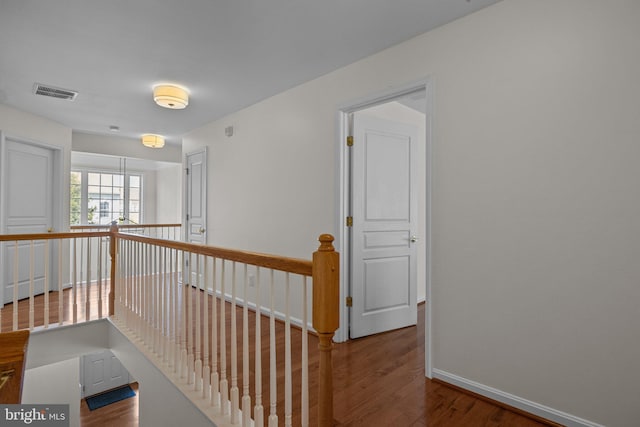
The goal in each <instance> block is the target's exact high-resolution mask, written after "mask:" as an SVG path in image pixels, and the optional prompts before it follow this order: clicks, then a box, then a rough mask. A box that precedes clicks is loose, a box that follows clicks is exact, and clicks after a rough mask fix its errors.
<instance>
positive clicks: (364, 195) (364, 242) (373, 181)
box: [350, 113, 418, 338]
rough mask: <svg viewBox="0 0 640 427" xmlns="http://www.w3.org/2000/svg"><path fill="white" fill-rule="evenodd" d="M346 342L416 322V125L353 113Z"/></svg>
mask: <svg viewBox="0 0 640 427" xmlns="http://www.w3.org/2000/svg"><path fill="white" fill-rule="evenodd" d="M352 135H353V137H354V143H353V147H352V151H351V153H352V193H351V194H352V218H353V226H352V227H351V233H352V234H351V254H352V260H351V296H352V304H353V305H352V308H351V310H350V337H351V338H357V337H362V336H366V335H371V334H375V333H379V332H384V331H388V330H392V329H397V328H402V327H405V326H409V325H415V324H416V323H417V302H416V286H417V283H416V282H417V264H416V242H417V237H416V232H417V225H418V221H417V219H418V218H417V215H418V208H417V191H416V188H417V185H416V179H417V159H416V157H417V156H416V154H415V153H416V150H417V144H418V129H417V127H415V126H412V125H409V124H405V123H399V122H394V121H390V120H383V119H380V118H377V117H372V116H367V115H365V114H363V113H355V114H354V117H353V134H352Z"/></svg>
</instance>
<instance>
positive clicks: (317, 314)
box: [313, 234, 340, 427]
mask: <svg viewBox="0 0 640 427" xmlns="http://www.w3.org/2000/svg"><path fill="white" fill-rule="evenodd" d="M318 240H319V241H320V247H319V248H318V250H317V251H316V252H314V254H313V328H314V329H315V330H316V332H317V333H318V337H319V338H320V342H319V344H318V348H319V350H320V369H319V371H320V373H319V381H318V426H319V427H325V426H332V425H333V368H332V362H331V351H332V349H333V334H334V333H335V331H336V330H337V329H338V327H339V326H340V313H339V299H340V289H339V284H340V271H339V262H340V255H339V254H338V253H337V252H336V250H335V249H334V247H333V245H332V242H333V236H332V235H330V234H323V235H321V236H320V237H319V239H318Z"/></svg>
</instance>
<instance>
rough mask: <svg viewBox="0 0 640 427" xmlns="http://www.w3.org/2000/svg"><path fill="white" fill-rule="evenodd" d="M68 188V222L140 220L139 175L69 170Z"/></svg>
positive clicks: (134, 221) (140, 181)
mask: <svg viewBox="0 0 640 427" xmlns="http://www.w3.org/2000/svg"><path fill="white" fill-rule="evenodd" d="M70 191H71V209H70V211H71V218H70V220H71V225H80V224H109V223H111V222H112V221H118V222H125V223H134V224H139V223H140V222H141V219H142V197H141V196H142V176H141V175H132V174H126V175H123V174H121V173H113V172H101V171H100V172H98V171H72V172H71V188H70Z"/></svg>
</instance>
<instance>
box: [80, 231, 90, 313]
mask: <svg viewBox="0 0 640 427" xmlns="http://www.w3.org/2000/svg"><path fill="white" fill-rule="evenodd" d="M81 279H82V278H81ZM89 289H91V240H90V239H89V238H88V237H87V281H86V282H85V284H84V321H85V322H88V321H89V319H90V317H91V303H90V302H89Z"/></svg>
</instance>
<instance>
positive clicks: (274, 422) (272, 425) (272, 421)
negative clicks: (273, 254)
mask: <svg viewBox="0 0 640 427" xmlns="http://www.w3.org/2000/svg"><path fill="white" fill-rule="evenodd" d="M273 273H274V272H273V270H271V274H270V285H269V290H270V294H271V298H270V302H269V305H270V307H269V311H270V315H269V363H270V365H269V386H270V388H269V398H270V399H269V400H270V403H271V404H270V408H271V410H270V412H269V427H278V415H277V414H276V404H277V397H278V396H277V392H278V384H277V382H276V381H277V378H276V318H275V290H274V280H273Z"/></svg>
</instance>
